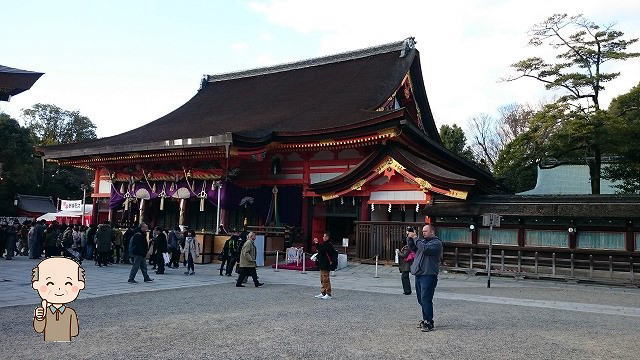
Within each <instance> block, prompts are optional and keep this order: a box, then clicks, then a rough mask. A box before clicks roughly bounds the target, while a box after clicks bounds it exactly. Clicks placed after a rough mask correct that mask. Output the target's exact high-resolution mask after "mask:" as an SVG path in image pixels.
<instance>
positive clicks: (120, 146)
mask: <svg viewBox="0 0 640 360" xmlns="http://www.w3.org/2000/svg"><path fill="white" fill-rule="evenodd" d="M414 45H415V42H414V40H413V38H408V39H406V40H403V41H399V42H394V43H390V44H385V45H380V46H376V47H371V48H367V49H362V50H356V51H351V52H346V53H342V54H337V55H331V56H325V57H319V58H314V59H308V60H304V61H298V62H293V63H288V64H282V65H277V66H271V67H264V68H258V69H252V70H246V71H239V72H233V73H228V74H218V75H209V76H205V78H204V79H203V82H202V86H201V88H200V90H199V91H198V92H197V93H196V95H195V96H193V97H192V98H191V99H190V100H188V101H187V102H186V103H185V104H184V105H182V106H180V107H179V108H177V109H176V110H174V111H172V112H170V113H169V114H167V115H165V116H163V117H161V118H159V119H157V120H155V121H152V122H150V123H148V124H146V125H143V126H141V127H138V128H136V129H133V130H130V131H127V132H125V133H122V134H119V135H115V136H110V137H106V138H102V139H98V140H93V141H89V142H83V143H77V144H67V145H56V146H51V147H46V148H44V149H43V152H44V154H45V157H47V158H67V157H70V156H79V155H80V156H85V155H96V154H104V153H109V152H112V153H115V152H124V151H128V150H130V147H131V145H133V144H135V145H136V146H137V147H142V148H144V149H145V150H154V149H164V148H166V146H169V145H168V144H169V141H171V140H174V139H207V138H213V137H216V136H218V137H219V136H223V135H224V136H223V138H224V139H225V143H224V144H222V143H221V144H217V143H215V142H211V141H209V143H207V141H204V142H201V141H198V142H197V143H198V144H201V145H200V146H216V145H229V141H228V139H229V138H230V137H231V138H232V139H233V141H232V142H233V143H234V144H235V143H240V144H243V145H246V144H251V143H264V142H265V140H266V141H270V139H272V138H274V137H278V134H279V133H283V134H285V133H286V134H287V135H289V136H290V135H292V134H293V135H295V134H296V133H301V134H302V133H304V134H310V133H316V134H322V133H326V132H331V131H333V129H336V128H344V127H349V126H353V125H357V124H371V123H372V122H374V123H375V121H376V119H381V121H383V120H388V118H389V115H396V114H398V111H397V110H398V109H394V110H383V111H378V109H379V108H380V106H381V105H382V104H383V103H384V102H385V101H386V100H387V99H389V97H390V96H392V95H393V94H394V92H395V91H396V90H397V89H398V87H399V86H400V84H401V83H402V81H403V80H404V79H405V76H406V75H407V74H410V76H411V82H412V84H413V85H414V93H415V95H416V102H417V103H418V106H419V108H420V113H421V114H422V125H423V128H424V132H425V134H426V135H427V136H429V137H430V138H432V139H434V141H436V142H437V143H440V138H439V135H438V131H437V128H436V126H435V123H434V120H433V117H432V114H431V110H430V108H429V104H428V100H427V98H426V92H425V90H424V84H423V80H422V74H421V70H420V62H419V53H418V51H417V49H415V46H414ZM401 113H402V112H401ZM401 115H404V114H401ZM181 143H182V142H181ZM145 144H147V145H145ZM165 144H166V146H165Z"/></svg>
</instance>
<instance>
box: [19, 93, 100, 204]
mask: <svg viewBox="0 0 640 360" xmlns="http://www.w3.org/2000/svg"><path fill="white" fill-rule="evenodd" d="M22 115H23V118H24V122H25V124H26V127H27V128H28V129H29V131H30V132H31V137H32V141H33V143H34V145H36V146H49V145H58V144H69V143H74V142H81V141H87V140H93V139H95V138H96V137H97V136H96V125H95V124H94V123H93V122H92V121H91V120H90V119H89V118H88V117H86V116H84V115H82V114H80V112H79V111H77V110H75V111H71V110H65V109H62V108H60V107H58V106H56V105H53V104H35V105H33V106H32V107H31V108H29V109H24V110H23V112H22ZM38 167H39V173H40V179H39V180H40V183H39V191H38V192H39V193H42V194H46V195H52V196H54V197H59V198H61V199H77V198H80V196H81V194H82V191H81V190H80V186H81V185H82V184H88V183H89V181H90V179H91V176H90V174H89V172H88V171H86V170H83V169H76V168H66V167H61V166H59V165H58V164H52V163H44V162H43V163H42V164H41V165H38Z"/></svg>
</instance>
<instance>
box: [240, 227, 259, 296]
mask: <svg viewBox="0 0 640 360" xmlns="http://www.w3.org/2000/svg"><path fill="white" fill-rule="evenodd" d="M255 240H256V234H255V233H253V232H250V233H249V235H247V241H245V243H244V245H242V251H240V276H238V281H237V282H236V287H244V285H242V282H243V281H244V279H246V278H247V277H249V275H251V277H252V278H253V284H254V285H255V286H256V287H259V286H262V285H264V284H263V283H261V282H259V281H258V274H257V273H256V256H257V254H258V251H257V249H256V245H255V244H254V241H255Z"/></svg>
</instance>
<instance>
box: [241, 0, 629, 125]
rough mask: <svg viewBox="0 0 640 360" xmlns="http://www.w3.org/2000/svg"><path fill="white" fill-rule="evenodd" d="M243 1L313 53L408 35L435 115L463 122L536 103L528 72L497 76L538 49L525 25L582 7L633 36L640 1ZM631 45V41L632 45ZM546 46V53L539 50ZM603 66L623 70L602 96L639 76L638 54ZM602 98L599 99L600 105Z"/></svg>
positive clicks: (539, 90)
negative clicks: (523, 76) (304, 40)
mask: <svg viewBox="0 0 640 360" xmlns="http://www.w3.org/2000/svg"><path fill="white" fill-rule="evenodd" d="M249 7H250V8H251V9H252V10H253V11H256V12H257V13H260V14H262V15H263V16H265V18H266V19H268V21H270V22H272V23H274V24H276V25H279V26H282V27H285V28H289V29H292V30H294V31H296V32H299V33H302V34H312V35H317V36H318V37H319V38H320V42H319V45H318V54H317V55H324V54H330V53H335V52H339V51H345V50H352V49H357V48H361V47H367V46H372V45H377V44H381V43H385V42H391V41H397V40H401V39H403V38H405V37H407V36H415V37H416V40H417V42H418V44H417V47H418V49H419V50H420V54H421V63H422V67H423V76H424V80H425V85H426V87H427V93H428V96H429V101H430V103H431V107H432V109H433V112H434V117H435V118H436V122H437V123H438V125H439V124H443V123H458V124H460V125H462V126H464V125H465V124H466V122H467V120H468V119H469V118H470V117H471V116H473V115H474V114H478V113H481V112H486V113H493V112H495V110H496V109H497V107H499V106H501V105H504V104H507V103H512V102H521V103H524V102H529V103H538V102H539V100H540V99H542V98H544V97H549V94H548V92H546V91H545V90H544V88H543V87H542V86H541V84H539V83H536V82H535V81H534V80H531V81H527V80H520V81H515V82H500V81H499V80H500V79H501V78H503V77H504V76H505V75H507V74H508V73H509V65H510V64H512V63H513V62H515V61H517V60H519V59H521V58H524V57H528V56H533V55H539V54H543V55H544V54H545V52H544V50H543V52H542V53H540V50H541V49H538V48H531V47H528V46H527V30H528V29H529V28H530V27H531V26H532V25H533V24H535V23H538V22H540V21H541V20H544V19H545V18H546V17H548V16H549V15H551V14H553V13H556V12H567V13H570V14H578V13H584V14H585V15H586V16H587V17H589V18H592V19H593V20H595V21H596V22H599V23H610V22H612V21H616V22H617V25H616V26H617V28H618V29H619V30H622V31H624V32H625V33H626V36H628V37H638V36H640V22H638V21H637V19H638V18H639V17H640V2H638V1H628V0H620V1H615V2H606V3H603V2H600V1H587V0H566V1H554V2H550V1H540V2H536V3H535V4H533V3H530V2H523V1H518V0H511V1H484V0H476V1H464V2H461V1H449V2H431V1H419V0H416V1H402V2H395V3H390V2H388V1H379V0H371V1H367V2H366V4H363V3H362V2H358V1H344V0H341V1H338V0H325V1H315V2H303V1H294V0H272V1H269V2H266V3H264V2H262V3H257V2H252V3H249ZM636 51H637V48H636ZM546 54H548V53H546ZM606 70H607V71H620V72H622V76H621V77H620V78H619V79H617V80H615V81H614V82H612V83H610V84H609V86H608V87H607V90H606V92H605V93H604V94H603V96H604V100H605V101H604V102H605V103H607V104H608V102H609V101H610V99H611V98H612V97H614V96H616V95H618V94H620V93H623V92H625V91H627V90H628V89H629V88H631V87H632V86H634V85H635V84H637V82H638V81H639V80H640V66H639V65H638V61H637V60H635V61H628V62H626V63H622V64H617V65H615V66H613V67H610V68H609V69H606ZM605 106H606V105H605Z"/></svg>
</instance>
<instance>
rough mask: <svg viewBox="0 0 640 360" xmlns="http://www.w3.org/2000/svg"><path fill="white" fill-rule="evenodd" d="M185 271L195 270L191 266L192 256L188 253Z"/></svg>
mask: <svg viewBox="0 0 640 360" xmlns="http://www.w3.org/2000/svg"><path fill="white" fill-rule="evenodd" d="M187 271H191V272H195V269H194V266H193V256H192V255H191V253H189V257H188V258H187Z"/></svg>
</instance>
